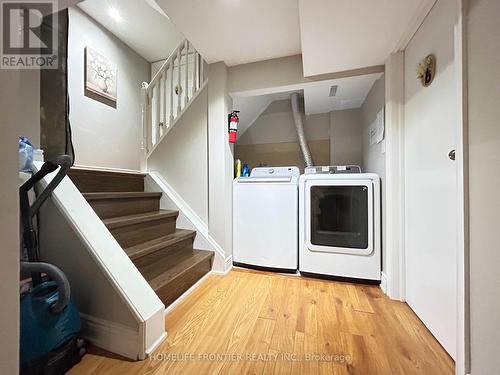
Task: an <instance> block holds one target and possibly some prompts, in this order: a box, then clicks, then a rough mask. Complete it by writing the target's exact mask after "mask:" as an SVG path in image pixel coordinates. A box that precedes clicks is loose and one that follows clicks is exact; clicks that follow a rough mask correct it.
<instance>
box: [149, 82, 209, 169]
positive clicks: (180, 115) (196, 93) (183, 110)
mask: <svg viewBox="0 0 500 375" xmlns="http://www.w3.org/2000/svg"><path fill="white" fill-rule="evenodd" d="M207 84H208V79H206V80H205V82H203V84H202V85H201V87H200V88H199V89H198V90H197V91H196V92H195V94H194V95H193V97H192V98H190V99H189V102H188V103H187V104H186V105H185V106H184V108H183V109H182V111H180V112H179V113H178V114H177V116H176V117H175V119H174V121H173V122H172V125H170V126H169V127H168V128H167V129H166V131H165V133H163V134H162V135H161V137H160V138H159V139H158V141H157V142H156V143H155V144H154V145H153V147H152V148H151V150H149V151H148V152H147V154H146V160H147V159H148V158H149V157H150V156H151V154H152V153H153V152H154V150H155V149H156V147H158V145H159V144H160V143H161V141H163V139H164V138H165V137H166V136H167V134H168V133H169V132H170V131H171V130H172V128H173V127H174V126H175V125H177V122H178V121H179V120H180V119H181V117H182V115H184V113H186V111H187V110H188V109H189V107H190V106H191V104H192V103H193V102H194V101H195V100H196V98H197V97H198V95H200V93H201V92H202V91H203V89H204V88H205V87H206V86H207Z"/></svg>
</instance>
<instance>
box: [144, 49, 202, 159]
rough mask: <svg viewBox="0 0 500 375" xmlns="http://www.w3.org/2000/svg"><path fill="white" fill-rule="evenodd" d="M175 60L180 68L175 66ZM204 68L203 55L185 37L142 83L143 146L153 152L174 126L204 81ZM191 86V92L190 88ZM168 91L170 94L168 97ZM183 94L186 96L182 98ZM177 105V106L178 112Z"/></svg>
mask: <svg viewBox="0 0 500 375" xmlns="http://www.w3.org/2000/svg"><path fill="white" fill-rule="evenodd" d="M190 50H191V51H192V52H191V53H192V55H193V59H192V61H190V59H189V54H190ZM183 54H184V56H185V64H186V66H185V69H184V70H183V69H182V56H183ZM176 61H177V69H176V66H175V64H176ZM190 68H191V69H192V75H191V76H190V75H189V70H190ZM174 71H175V72H177V79H174ZM203 71H204V61H203V58H202V57H201V55H200V54H199V53H198V52H197V51H196V49H194V47H193V46H192V45H191V44H190V43H189V41H187V40H184V41H182V42H181V43H180V44H179V46H178V47H177V48H176V49H175V50H174V51H173V52H172V54H171V55H170V56H169V57H168V59H167V60H165V62H164V63H163V64H162V66H161V68H160V69H159V71H158V72H157V73H156V74H155V75H154V77H153V78H152V80H151V82H150V83H149V84H148V83H146V82H144V83H143V84H142V87H141V90H142V126H143V128H142V143H141V148H142V149H145V151H146V152H151V150H152V149H153V147H154V146H155V145H156V144H157V143H158V142H159V141H160V140H161V138H163V136H164V135H165V133H166V131H167V129H168V128H169V127H170V126H172V124H173V122H174V120H175V119H176V118H177V117H178V116H179V115H180V113H181V111H182V110H183V108H185V107H186V106H187V105H188V104H189V102H190V101H191V100H192V98H193V96H194V95H195V93H196V92H197V91H198V90H199V89H200V87H201V86H202V85H203V83H204V82H205V78H204V72H203ZM182 72H184V73H185V74H186V76H185V78H184V79H182V74H181V73H182ZM190 78H191V79H192V80H193V82H192V86H190V83H189V79H190ZM169 79H170V81H169ZM174 80H175V83H174ZM181 83H182V86H181ZM190 89H191V93H190V92H189V90H190ZM176 90H177V92H178V94H177V101H175V99H174V97H175V91H176ZM167 93H168V94H169V95H170V97H168V94H167ZM183 94H184V99H183V98H182V95H183ZM174 105H175V106H177V110H176V111H175V112H174ZM162 106H163V108H162ZM167 106H168V107H169V108H168V109H167ZM155 107H156V108H155ZM153 112H154V113H153Z"/></svg>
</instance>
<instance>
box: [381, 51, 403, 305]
mask: <svg viewBox="0 0 500 375" xmlns="http://www.w3.org/2000/svg"><path fill="white" fill-rule="evenodd" d="M385 82H386V84H385V87H386V89H385V90H386V98H385V102H386V104H385V120H386V125H385V132H386V133H385V137H386V160H385V163H386V181H385V196H386V197H388V199H386V207H385V209H386V225H385V228H384V234H385V235H384V241H385V253H384V254H383V255H384V259H385V266H386V268H385V269H384V273H385V275H386V281H387V287H386V291H385V293H386V294H387V295H388V296H389V297H390V298H392V299H397V300H400V301H404V299H405V287H406V285H405V272H406V270H405V250H404V245H405V242H404V233H405V232H404V225H405V224H404V223H405V212H404V190H405V188H404V181H405V180H404V162H403V160H404V55H403V52H397V53H393V54H391V55H390V56H389V59H388V60H387V63H386V72H385ZM389 197H390V199H389Z"/></svg>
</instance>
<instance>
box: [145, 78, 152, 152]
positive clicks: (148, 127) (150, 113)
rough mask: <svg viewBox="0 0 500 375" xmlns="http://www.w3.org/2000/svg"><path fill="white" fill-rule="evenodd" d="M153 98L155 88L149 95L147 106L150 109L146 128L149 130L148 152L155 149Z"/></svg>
mask: <svg viewBox="0 0 500 375" xmlns="http://www.w3.org/2000/svg"><path fill="white" fill-rule="evenodd" d="M152 96H153V88H152V87H150V91H149V93H148V105H147V108H148V116H147V118H148V122H147V124H148V126H147V128H146V130H147V147H148V151H150V150H151V148H152V147H153V136H152V134H151V133H152V126H153V101H152V100H151V99H152Z"/></svg>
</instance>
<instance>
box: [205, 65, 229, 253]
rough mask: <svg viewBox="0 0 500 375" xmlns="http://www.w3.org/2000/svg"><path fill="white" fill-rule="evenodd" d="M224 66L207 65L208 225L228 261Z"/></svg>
mask: <svg viewBox="0 0 500 375" xmlns="http://www.w3.org/2000/svg"><path fill="white" fill-rule="evenodd" d="M227 70H228V69H227V66H226V65H225V64H224V63H223V62H220V63H215V64H210V65H209V66H208V80H209V81H208V145H209V150H208V158H209V161H208V173H209V175H208V176H209V177H208V180H209V187H208V197H209V219H208V222H209V225H208V229H209V234H210V235H211V236H212V238H213V239H214V240H215V241H216V242H217V243H218V244H219V246H220V247H221V248H222V249H223V250H224V252H225V255H226V260H227V261H229V260H230V257H231V255H232V252H233V222H232V217H233V215H232V211H233V207H232V204H233V168H234V167H233V163H234V158H233V147H232V146H230V144H229V142H228V134H227V114H228V113H229V112H230V111H231V110H232V102H231V99H230V97H229V95H228V89H227V83H228V72H227Z"/></svg>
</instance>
